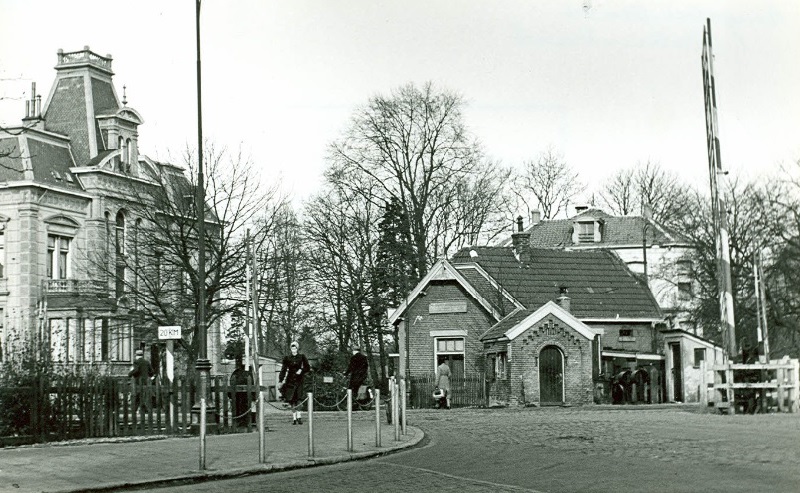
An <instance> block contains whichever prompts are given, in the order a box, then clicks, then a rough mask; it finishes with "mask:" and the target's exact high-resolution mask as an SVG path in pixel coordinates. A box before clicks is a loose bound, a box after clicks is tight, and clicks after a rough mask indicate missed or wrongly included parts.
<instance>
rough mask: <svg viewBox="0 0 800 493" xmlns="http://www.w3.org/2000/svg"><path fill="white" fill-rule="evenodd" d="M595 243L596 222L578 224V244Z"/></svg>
mask: <svg viewBox="0 0 800 493" xmlns="http://www.w3.org/2000/svg"><path fill="white" fill-rule="evenodd" d="M593 242H594V221H593V222H590V223H589V222H586V223H578V243H593Z"/></svg>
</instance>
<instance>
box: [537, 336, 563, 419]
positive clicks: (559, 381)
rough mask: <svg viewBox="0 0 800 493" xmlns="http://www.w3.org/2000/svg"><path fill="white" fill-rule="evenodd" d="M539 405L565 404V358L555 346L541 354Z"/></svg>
mask: <svg viewBox="0 0 800 493" xmlns="http://www.w3.org/2000/svg"><path fill="white" fill-rule="evenodd" d="M539 403H540V404H541V405H543V406H546V405H561V404H563V403H564V357H563V355H562V354H561V350H560V349H558V348H557V347H555V346H547V347H545V348H544V349H542V352H541V353H540V354H539Z"/></svg>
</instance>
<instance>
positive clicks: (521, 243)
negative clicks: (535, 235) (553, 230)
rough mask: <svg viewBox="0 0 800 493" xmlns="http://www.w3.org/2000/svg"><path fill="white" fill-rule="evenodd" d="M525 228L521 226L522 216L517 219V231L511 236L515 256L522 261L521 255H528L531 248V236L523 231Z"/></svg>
mask: <svg viewBox="0 0 800 493" xmlns="http://www.w3.org/2000/svg"><path fill="white" fill-rule="evenodd" d="M524 229H525V227H524V226H523V224H522V216H518V217H517V231H516V232H515V233H514V234H512V235H511V242H512V244H513V245H514V251H516V252H517V256H518V257H520V260H522V253H523V252H524V253H528V251H529V250H530V248H531V234H530V233H526V232H524V231H523V230H524Z"/></svg>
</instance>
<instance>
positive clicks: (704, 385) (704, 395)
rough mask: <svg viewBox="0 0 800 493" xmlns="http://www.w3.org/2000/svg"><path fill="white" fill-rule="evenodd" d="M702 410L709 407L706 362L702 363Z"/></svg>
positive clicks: (700, 397)
mask: <svg viewBox="0 0 800 493" xmlns="http://www.w3.org/2000/svg"><path fill="white" fill-rule="evenodd" d="M698 398H699V400H700V408H701V409H703V410H705V409H706V408H707V407H708V374H707V372H706V362H705V360H701V361H700V395H699V396H698Z"/></svg>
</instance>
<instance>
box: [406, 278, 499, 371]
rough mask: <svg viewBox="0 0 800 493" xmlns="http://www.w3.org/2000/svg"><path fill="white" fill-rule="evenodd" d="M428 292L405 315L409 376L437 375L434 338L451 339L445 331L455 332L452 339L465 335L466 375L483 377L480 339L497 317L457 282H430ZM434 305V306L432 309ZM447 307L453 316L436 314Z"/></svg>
mask: <svg viewBox="0 0 800 493" xmlns="http://www.w3.org/2000/svg"><path fill="white" fill-rule="evenodd" d="M425 293H426V295H425V296H420V297H418V298H417V299H416V300H414V301H413V302H412V303H411V305H410V306H409V309H408V310H407V311H406V314H405V316H406V318H405V320H406V323H407V324H408V325H407V327H408V372H409V375H410V376H412V377H415V376H417V377H418V376H424V375H431V374H433V373H435V371H436V366H435V362H434V349H435V348H434V344H435V337H436V334H441V335H440V337H448V334H447V333H446V331H452V334H451V335H452V337H461V335H460V334H466V335H465V336H464V339H465V341H464V373H465V375H467V376H478V375H480V374H481V372H483V371H484V357H483V354H484V352H483V343H481V342H480V340H479V339H478V338H479V337H480V336H481V335H482V334H483V333H484V332H485V331H486V330H487V329H488V328H489V327H491V326H492V325H493V324H494V323H495V322H496V321H495V320H494V317H492V316H491V315H490V314H489V313H487V312H486V310H485V309H484V308H483V307H482V306H481V305H480V304H479V303H477V301H475V299H474V298H472V297H471V296H469V294H468V293H467V292H466V291H464V290H463V289H462V288H461V287H460V286H459V285H458V284H457V283H455V282H434V283H431V284H430V285H428V287H427V288H426V290H425ZM442 304H445V305H442ZM431 305H434V309H433V310H432V309H431ZM448 305H449V306H450V307H452V309H453V312H452V313H435V312H437V311H442V310H441V309H442V308H443V307H447V306H448ZM437 306H438V309H437ZM462 306H463V310H461V307H462ZM431 312H434V313H431ZM439 331H445V332H439ZM462 331H463V332H462ZM432 334H434V335H432Z"/></svg>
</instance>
